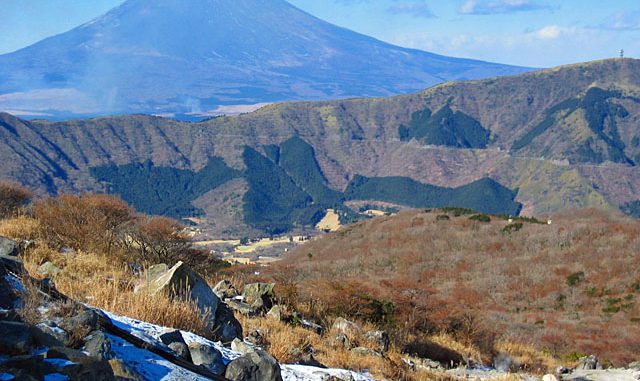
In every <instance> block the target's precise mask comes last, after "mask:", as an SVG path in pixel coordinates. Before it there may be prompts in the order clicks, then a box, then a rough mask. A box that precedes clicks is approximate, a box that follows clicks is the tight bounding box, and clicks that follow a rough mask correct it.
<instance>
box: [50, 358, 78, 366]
mask: <svg viewBox="0 0 640 381" xmlns="http://www.w3.org/2000/svg"><path fill="white" fill-rule="evenodd" d="M43 361H44V362H46V363H47V364H51V365H53V366H55V367H56V368H66V367H68V366H71V365H76V363H75V362H73V361H69V360H65V359H44V360H43Z"/></svg>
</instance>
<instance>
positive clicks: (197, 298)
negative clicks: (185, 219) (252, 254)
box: [136, 262, 242, 343]
mask: <svg viewBox="0 0 640 381" xmlns="http://www.w3.org/2000/svg"><path fill="white" fill-rule="evenodd" d="M136 292H150V293H152V294H156V293H166V294H167V295H169V296H170V297H173V298H178V299H182V300H188V301H193V302H194V303H195V304H196V305H197V306H198V308H199V309H200V312H201V313H202V314H203V315H204V316H205V318H206V319H207V321H208V322H209V325H210V328H211V331H212V336H213V337H214V338H215V339H216V340H220V341H222V342H224V343H229V342H231V341H233V339H235V338H237V337H242V326H241V325H240V323H239V322H238V321H237V320H236V318H235V317H234V316H233V312H231V310H230V309H229V308H228V307H227V305H226V304H224V303H223V302H222V301H221V300H220V298H219V297H218V296H217V295H216V294H215V293H214V292H213V290H212V289H211V287H210V286H209V285H208V284H207V282H206V281H205V280H204V278H202V277H201V276H200V275H198V274H197V273H196V272H195V271H193V270H192V269H191V268H190V267H189V266H187V265H186V264H185V263H183V262H178V263H176V265H175V266H173V267H171V268H168V267H167V266H166V265H162V264H160V265H155V266H152V267H151V268H150V269H149V271H147V272H146V274H145V280H144V282H143V283H142V284H141V285H139V286H138V287H136Z"/></svg>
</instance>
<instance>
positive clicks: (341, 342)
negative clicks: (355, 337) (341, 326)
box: [333, 333, 353, 350]
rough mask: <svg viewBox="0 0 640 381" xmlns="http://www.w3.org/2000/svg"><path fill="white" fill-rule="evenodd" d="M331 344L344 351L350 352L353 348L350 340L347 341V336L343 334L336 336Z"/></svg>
mask: <svg viewBox="0 0 640 381" xmlns="http://www.w3.org/2000/svg"><path fill="white" fill-rule="evenodd" d="M333 342H334V345H335V346H337V347H341V348H344V349H346V350H350V349H351V348H353V346H352V345H351V340H349V338H348V337H347V335H345V334H344V333H340V334H338V335H337V336H336V337H335V338H334V339H333Z"/></svg>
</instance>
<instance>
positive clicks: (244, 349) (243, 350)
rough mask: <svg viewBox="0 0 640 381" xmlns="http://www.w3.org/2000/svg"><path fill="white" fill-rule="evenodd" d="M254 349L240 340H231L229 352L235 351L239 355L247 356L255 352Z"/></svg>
mask: <svg viewBox="0 0 640 381" xmlns="http://www.w3.org/2000/svg"><path fill="white" fill-rule="evenodd" d="M255 349H256V348H255V347H254V346H252V345H250V344H247V343H245V342H244V341H243V340H240V339H233V341H232V342H231V350H233V351H236V352H238V353H240V354H243V355H245V354H247V353H249V352H253V351H255Z"/></svg>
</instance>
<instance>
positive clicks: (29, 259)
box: [24, 246, 211, 336]
mask: <svg viewBox="0 0 640 381" xmlns="http://www.w3.org/2000/svg"><path fill="white" fill-rule="evenodd" d="M45 260H49V261H51V262H53V263H54V264H55V265H56V266H59V267H60V268H61V269H62V272H61V273H60V274H59V275H58V276H56V278H55V279H54V282H55V285H56V288H57V289H58V290H59V291H60V292H62V293H64V294H65V295H67V296H69V297H71V298H73V299H75V300H78V301H80V302H83V303H87V304H89V305H92V306H95V307H97V308H101V309H104V310H106V311H109V312H113V313H115V314H118V315H122V316H127V317H130V318H133V319H138V320H142V321H147V322H150V323H154V324H158V325H162V326H166V327H174V328H178V329H183V330H186V331H191V332H195V333H198V334H201V335H203V336H210V334H211V330H210V329H208V328H207V324H206V322H205V320H204V318H203V317H202V316H201V314H200V313H199V311H198V308H197V306H195V304H193V303H190V302H184V301H179V300H172V299H170V298H168V297H166V296H165V295H162V294H157V295H151V294H149V293H146V292H140V293H135V292H134V291H133V289H134V285H135V283H136V282H137V281H138V279H137V278H135V277H133V275H131V273H130V272H129V271H128V269H127V268H126V266H125V265H123V264H122V262H121V261H120V260H117V259H114V258H109V257H106V256H102V255H97V254H90V253H69V254H60V253H58V252H56V251H55V250H52V249H50V248H48V247H46V246H38V247H36V248H35V249H33V250H31V251H29V252H28V253H25V255H24V263H25V267H26V268H27V270H28V271H29V272H30V273H31V274H34V275H35V276H38V274H37V267H38V266H39V265H40V264H41V263H42V262H44V261H45Z"/></svg>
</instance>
